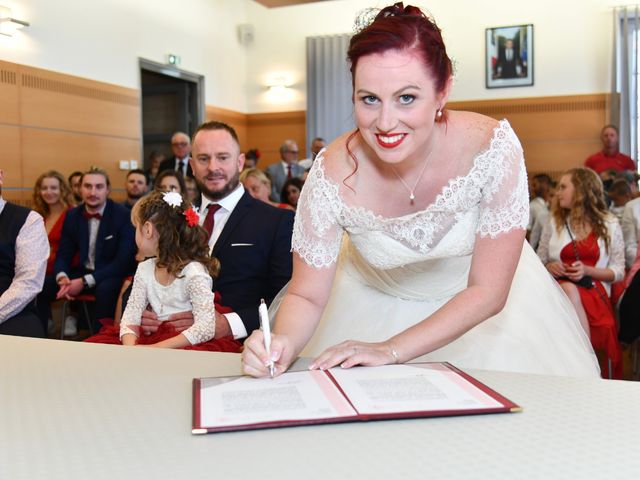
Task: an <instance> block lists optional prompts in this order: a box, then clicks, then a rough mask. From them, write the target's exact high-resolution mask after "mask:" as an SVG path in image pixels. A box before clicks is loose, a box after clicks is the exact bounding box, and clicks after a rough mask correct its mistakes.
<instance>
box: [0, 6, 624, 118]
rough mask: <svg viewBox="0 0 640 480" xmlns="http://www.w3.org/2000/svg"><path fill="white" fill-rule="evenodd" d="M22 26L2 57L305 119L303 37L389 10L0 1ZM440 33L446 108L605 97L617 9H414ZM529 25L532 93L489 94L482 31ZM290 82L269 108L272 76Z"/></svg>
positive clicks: (2, 45) (2, 41)
mask: <svg viewBox="0 0 640 480" xmlns="http://www.w3.org/2000/svg"><path fill="white" fill-rule="evenodd" d="M0 3H1V4H2V5H5V6H9V7H12V8H13V9H14V14H15V16H17V17H18V18H22V19H25V20H27V21H30V22H31V24H32V26H31V27H29V28H28V29H26V30H23V31H22V32H20V34H19V35H18V36H17V37H15V38H7V37H2V38H0V59H2V60H6V61H10V62H16V63H21V64H26V65H32V66H35V67H41V68H46V69H50V70H54V71H58V72H63V73H69V74H72V75H78V76H81V77H87V78H91V79H95V80H100V81H105V82H110V83H115V84H119V85H123V86H126V87H132V88H139V72H138V57H143V58H146V59H149V60H153V61H156V62H164V58H165V54H167V53H169V52H171V53H176V54H178V55H181V56H182V65H181V68H183V69H184V70H188V71H191V72H194V73H198V74H203V75H205V78H206V85H205V88H206V103H207V104H210V105H215V106H218V107H223V108H228V109H231V110H236V111H240V112H247V113H258V112H275V111H289V110H304V109H305V108H306V100H305V72H306V63H305V37H306V36H315V35H330V34H341V33H347V32H351V31H352V25H353V19H354V17H355V16H356V13H357V12H358V11H360V10H361V9H363V8H366V7H372V6H381V5H386V4H387V3H391V0H389V1H377V0H331V1H326V2H320V3H315V4H307V5H300V6H294V7H284V8H275V9H267V8H265V7H263V6H261V5H259V4H257V3H255V2H253V1H252V0H179V1H175V0H90V1H88V0H21V1H19V0H1V1H0ZM412 3H415V4H416V5H420V6H424V5H427V6H428V7H429V9H430V10H431V12H432V14H433V15H434V17H435V18H436V20H437V21H438V23H439V25H440V27H441V28H442V30H443V33H444V37H445V41H446V43H447V46H448V49H449V53H450V55H451V56H452V58H453V59H454V60H455V62H456V66H457V67H456V86H455V89H454V92H453V95H452V98H451V99H452V100H476V99H490V98H513V97H535V96H551V95H570V94H585V93H601V92H606V91H609V85H610V77H611V74H610V63H611V62H610V60H609V57H610V52H611V48H612V46H611V45H612V43H611V31H612V23H613V22H612V18H611V17H612V14H611V6H612V5H614V4H615V3H618V2H617V1H616V0H537V1H535V2H534V1H531V0H512V1H510V2H509V1H506V0H430V1H428V2H426V1H422V0H417V1H415V2H412ZM243 23H251V24H252V25H254V27H255V41H254V42H253V44H251V45H249V46H242V45H240V44H239V42H238V38H237V26H238V25H239V24H243ZM525 23H531V24H533V25H534V61H535V67H534V78H535V84H534V86H532V87H519V88H508V89H493V90H487V89H486V88H485V85H484V82H485V81H484V76H485V72H484V48H485V47H484V30H485V28H487V27H496V26H506V25H514V24H525ZM281 75H286V76H287V77H289V78H290V80H291V82H292V83H293V88H292V89H291V93H290V96H289V97H288V98H286V99H285V100H284V101H279V102H275V103H274V101H273V100H272V99H271V98H270V97H269V95H268V92H267V88H266V86H267V85H268V83H269V82H270V80H271V79H272V78H273V77H274V76H281Z"/></svg>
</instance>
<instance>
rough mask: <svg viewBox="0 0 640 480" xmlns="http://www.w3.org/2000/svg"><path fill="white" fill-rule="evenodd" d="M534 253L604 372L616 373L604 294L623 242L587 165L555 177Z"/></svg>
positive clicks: (620, 261) (617, 268)
mask: <svg viewBox="0 0 640 480" xmlns="http://www.w3.org/2000/svg"><path fill="white" fill-rule="evenodd" d="M538 256H539V257H540V259H541V260H542V262H543V263H544V264H545V266H546V267H547V270H548V271H549V273H551V275H553V277H554V278H555V279H556V280H557V281H558V282H559V283H560V286H561V287H562V289H563V290H564V291H565V293H566V294H567V296H568V297H569V299H570V300H571V302H572V303H573V305H574V307H575V309H576V312H577V313H578V317H579V318H580V321H581V323H582V326H583V328H584V329H585V331H586V332H587V333H588V334H590V336H591V344H592V345H593V347H594V349H596V350H604V351H605V352H606V354H607V358H608V359H609V360H610V361H611V364H612V369H613V372H611V371H609V374H610V375H611V374H612V375H613V376H614V377H615V378H621V375H622V362H621V354H620V346H619V344H618V341H617V334H616V322H615V316H614V311H613V306H612V304H611V300H610V297H609V295H610V291H611V284H612V283H613V282H617V281H618V280H621V279H622V278H623V276H624V241H623V238H622V230H621V228H620V225H619V224H618V221H617V219H616V218H615V217H614V216H613V215H612V214H610V213H609V212H608V211H607V207H606V204H605V202H604V189H603V184H602V180H601V179H600V177H599V176H598V174H597V173H595V172H594V171H593V170H591V169H589V168H583V167H580V168H573V169H571V170H568V171H567V172H566V173H565V174H564V175H562V177H561V178H560V182H559V183H558V190H557V193H556V201H555V203H554V205H553V206H552V208H551V215H550V217H549V220H548V222H547V224H546V225H545V227H544V229H543V231H542V238H541V239H540V246H539V247H538ZM607 370H609V369H608V368H605V369H603V372H604V371H607Z"/></svg>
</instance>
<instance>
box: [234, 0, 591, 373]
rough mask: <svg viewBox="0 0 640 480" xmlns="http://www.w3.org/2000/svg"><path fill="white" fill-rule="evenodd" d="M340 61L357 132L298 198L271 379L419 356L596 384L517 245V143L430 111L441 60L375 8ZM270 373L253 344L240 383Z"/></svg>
mask: <svg viewBox="0 0 640 480" xmlns="http://www.w3.org/2000/svg"><path fill="white" fill-rule="evenodd" d="M389 32H392V33H389ZM349 58H350V60H351V64H352V74H353V76H354V112H355V119H356V124H357V126H358V128H357V130H356V131H355V132H352V133H350V134H345V135H344V136H342V137H340V138H338V139H337V140H336V141H334V142H333V143H332V144H331V145H330V146H329V147H328V149H326V150H325V151H323V152H322V153H321V154H320V155H318V158H317V159H316V161H315V162H314V166H313V168H312V170H311V172H310V174H309V176H308V178H307V181H306V184H305V186H304V189H303V192H302V195H301V198H300V201H299V204H298V211H297V214H296V222H295V226H294V234H293V240H292V248H293V251H294V270H293V277H292V279H291V282H290V283H289V285H288V286H287V288H286V291H284V292H282V294H281V299H280V300H281V303H280V301H276V302H274V304H273V305H272V306H271V311H272V313H274V314H275V315H276V321H275V327H274V334H273V337H272V343H271V356H272V359H273V360H274V361H275V366H276V373H277V374H280V373H282V372H283V371H285V370H286V369H287V368H288V366H289V365H290V363H291V362H292V361H293V360H294V359H295V358H296V356H297V355H299V354H302V355H305V356H312V357H315V359H314V360H313V362H312V364H311V368H320V369H325V368H330V367H333V366H336V365H341V366H343V367H345V368H348V367H351V366H353V365H382V364H388V363H397V362H406V361H409V360H413V359H415V358H421V359H427V360H439V361H449V362H451V363H453V364H454V365H456V366H459V367H463V368H479V369H490V370H506V371H516V372H529V373H542V374H555V375H569V376H592V377H597V376H598V375H599V368H598V364H597V360H596V357H595V355H594V353H593V350H592V348H591V345H590V343H589V341H588V339H587V337H586V335H585V333H584V331H583V330H582V328H581V327H580V324H579V321H578V318H577V316H576V314H575V312H574V310H573V307H572V305H571V303H570V302H569V300H568V299H567V298H566V296H565V295H564V294H563V293H562V291H561V289H560V288H559V287H558V286H557V284H556V282H554V281H553V279H552V278H551V277H550V276H549V274H548V273H547V271H546V270H545V268H544V267H543V266H542V264H541V263H540V261H539V260H538V258H537V257H536V255H535V254H534V253H533V251H532V250H531V248H530V247H529V246H528V244H527V243H526V242H525V241H524V236H525V229H526V226H527V220H528V198H527V179H526V171H525V167H524V159H523V153H522V148H521V146H520V143H519V141H518V139H517V137H516V135H515V133H514V132H513V130H512V129H511V127H510V125H509V124H508V122H506V121H502V122H497V121H495V120H493V119H490V118H488V117H484V116H481V115H477V114H473V113H468V112H453V111H447V112H444V111H443V109H444V105H445V104H446V101H447V98H448V94H449V90H450V87H451V83H452V80H451V63H450V61H449V58H448V57H447V55H446V50H445V47H444V44H443V43H442V38H441V36H440V31H439V30H438V28H437V27H436V26H435V24H434V23H432V22H431V21H430V20H429V19H427V18H426V17H425V16H424V15H423V14H422V13H421V12H420V10H419V9H417V8H415V7H409V6H407V7H406V8H405V7H403V6H402V4H396V5H394V6H392V7H387V8H385V9H383V10H382V11H381V13H380V14H379V15H378V16H377V17H376V19H375V20H374V21H373V22H372V23H371V24H370V25H368V26H367V27H365V28H364V29H363V30H362V31H361V32H360V33H358V34H356V35H355V36H354V37H353V38H352V40H351V45H350V49H349ZM268 364H269V359H268V358H267V354H266V351H265V349H264V343H263V337H262V332H260V331H256V332H254V333H253V334H252V335H251V337H250V338H249V339H247V341H246V342H245V349H244V352H243V368H244V372H245V373H247V374H249V375H254V376H263V375H266V374H267V373H268V369H267V368H266V365H268Z"/></svg>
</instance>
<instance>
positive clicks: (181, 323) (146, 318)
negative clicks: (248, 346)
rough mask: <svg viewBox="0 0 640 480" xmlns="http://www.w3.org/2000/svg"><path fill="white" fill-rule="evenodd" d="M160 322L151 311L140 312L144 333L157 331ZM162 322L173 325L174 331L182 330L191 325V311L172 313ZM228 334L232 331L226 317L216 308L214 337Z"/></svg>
mask: <svg viewBox="0 0 640 480" xmlns="http://www.w3.org/2000/svg"><path fill="white" fill-rule="evenodd" d="M161 323H163V322H161V321H160V320H158V316H157V315H156V314H155V313H154V312H153V311H151V310H145V311H144V312H142V321H141V326H142V333H143V334H144V335H146V336H149V335H151V334H152V333H155V332H157V331H158V327H159V326H160V324H161ZM164 323H168V324H169V325H171V326H173V328H174V329H175V331H176V332H183V331H185V330H186V329H187V328H189V327H190V326H191V325H193V312H178V313H174V314H173V315H171V316H170V317H169V319H168V320H165V322H164ZM229 335H233V332H232V331H231V327H230V326H229V321H228V320H227V317H225V316H224V315H223V314H221V313H220V312H218V311H217V310H216V334H215V337H214V338H222V337H228V336H229Z"/></svg>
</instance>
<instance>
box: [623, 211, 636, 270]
mask: <svg viewBox="0 0 640 480" xmlns="http://www.w3.org/2000/svg"><path fill="white" fill-rule="evenodd" d="M636 203H637V202H635V201H631V202H627V204H626V205H625V206H624V210H623V212H622V220H621V227H622V238H623V239H624V245H625V262H626V265H627V268H631V265H633V262H634V261H635V259H636V255H637V254H638V230H637V228H636V218H635V216H634V206H635V205H636Z"/></svg>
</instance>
